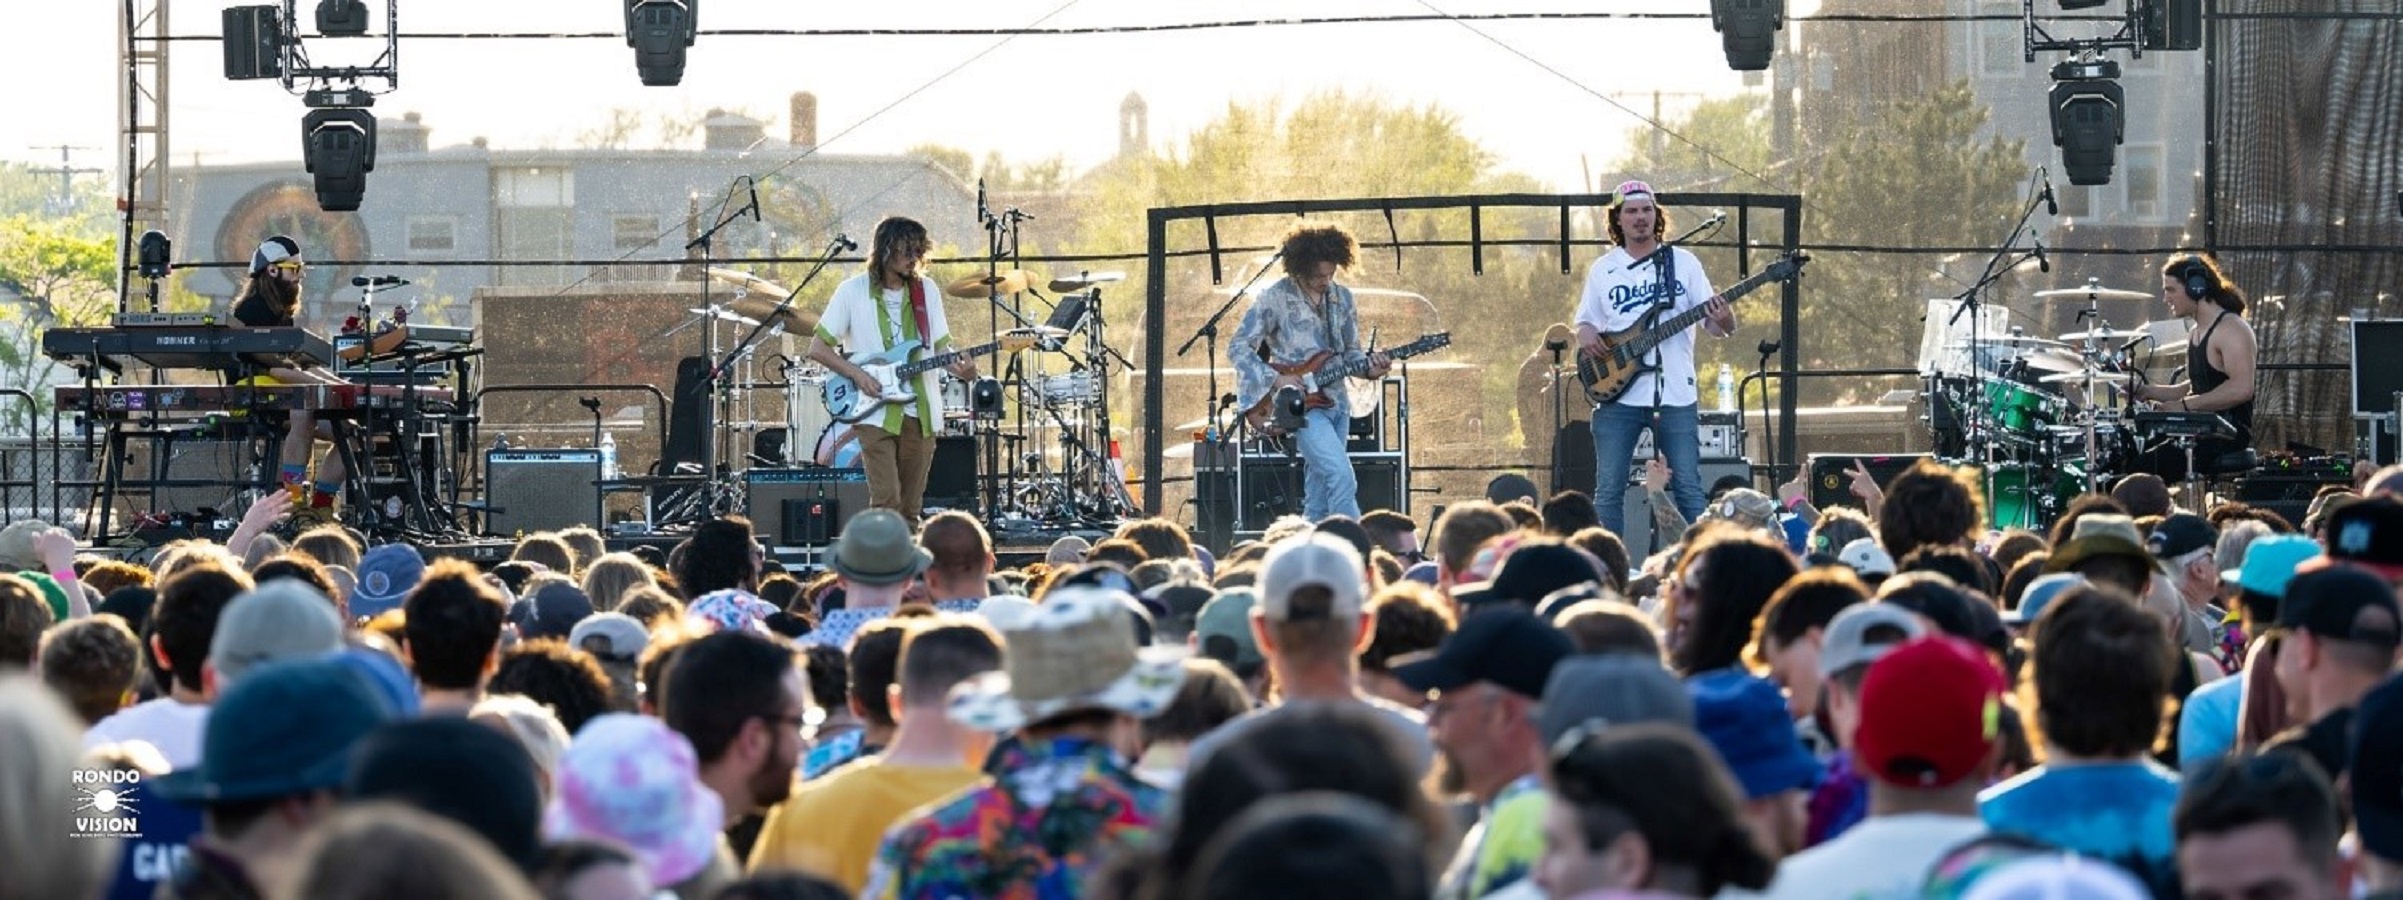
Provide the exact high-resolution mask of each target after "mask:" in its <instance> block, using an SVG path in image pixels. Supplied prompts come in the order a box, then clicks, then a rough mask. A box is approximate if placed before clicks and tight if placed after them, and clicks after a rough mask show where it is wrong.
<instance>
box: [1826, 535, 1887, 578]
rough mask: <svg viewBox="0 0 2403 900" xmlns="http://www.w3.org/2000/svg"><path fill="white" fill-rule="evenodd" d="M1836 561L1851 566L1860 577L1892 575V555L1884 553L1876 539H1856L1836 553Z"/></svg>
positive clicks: (1884, 549)
mask: <svg viewBox="0 0 2403 900" xmlns="http://www.w3.org/2000/svg"><path fill="white" fill-rule="evenodd" d="M1836 560H1837V561H1839V562H1842V563H1843V564H1845V565H1848V566H1851V567H1852V570H1853V571H1854V572H1856V573H1859V574H1861V575H1892V574H1894V555H1893V554H1891V553H1887V552H1886V548H1885V547H1883V546H1881V545H1879V544H1878V542H1877V539H1876V538H1856V539H1854V540H1853V542H1852V543H1849V544H1845V545H1844V549H1842V550H1838V551H1836Z"/></svg>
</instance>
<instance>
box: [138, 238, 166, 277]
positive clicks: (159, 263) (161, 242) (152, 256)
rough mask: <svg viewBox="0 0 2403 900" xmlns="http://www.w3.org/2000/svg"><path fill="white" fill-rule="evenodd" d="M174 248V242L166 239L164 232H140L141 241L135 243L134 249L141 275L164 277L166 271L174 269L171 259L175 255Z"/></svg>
mask: <svg viewBox="0 0 2403 900" xmlns="http://www.w3.org/2000/svg"><path fill="white" fill-rule="evenodd" d="M174 248H175V242H174V241H171V240H168V239H167V233H166V232H164V231H158V230H151V231H145V232H142V242H141V243H139V244H136V245H135V251H134V253H135V255H134V258H135V261H136V265H137V266H139V271H140V273H141V275H142V277H144V278H165V277H167V274H168V273H170V272H173V271H175V263H174V262H173V261H172V260H171V257H173V256H174V255H175V249H174Z"/></svg>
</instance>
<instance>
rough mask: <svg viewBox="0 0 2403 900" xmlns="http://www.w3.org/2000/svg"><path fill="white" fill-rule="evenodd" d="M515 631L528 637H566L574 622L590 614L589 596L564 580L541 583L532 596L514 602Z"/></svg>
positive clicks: (572, 630) (580, 620)
mask: <svg viewBox="0 0 2403 900" xmlns="http://www.w3.org/2000/svg"><path fill="white" fill-rule="evenodd" d="M511 612H515V613H518V615H515V616H512V617H511V618H513V619H514V620H516V622H517V631H518V634H520V635H523V636H525V637H528V638H544V637H567V636H568V635H569V634H572V633H573V632H574V631H575V628H576V623H578V622H582V621H584V617H586V616H589V615H592V598H591V597H589V596H586V595H585V593H584V589H583V588H580V587H577V586H575V585H572V584H568V583H566V582H561V581H554V582H551V583H550V584H546V585H543V586H542V588H541V589H540V590H537V591H535V592H534V596H532V597H527V598H525V599H523V600H519V601H518V608H517V609H515V610H511Z"/></svg>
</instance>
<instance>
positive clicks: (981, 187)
mask: <svg viewBox="0 0 2403 900" xmlns="http://www.w3.org/2000/svg"><path fill="white" fill-rule="evenodd" d="M986 209H987V207H986V206H985V180H984V179H982V178H979V179H976V221H979V222H982V221H984V220H986V219H990V218H992V217H993V216H992V214H991V213H988V212H986V211H985V210H986Z"/></svg>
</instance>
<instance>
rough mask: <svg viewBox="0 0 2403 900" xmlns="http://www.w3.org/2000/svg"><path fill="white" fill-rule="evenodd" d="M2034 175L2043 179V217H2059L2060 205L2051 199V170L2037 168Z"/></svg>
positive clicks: (2048, 270)
mask: <svg viewBox="0 0 2403 900" xmlns="http://www.w3.org/2000/svg"><path fill="white" fill-rule="evenodd" d="M2036 174H2037V175H2038V176H2039V177H2041V178H2043V179H2044V214H2045V215H2048V216H2057V215H2060V214H2061V204H2060V203H2059V202H2058V201H2055V200H2054V199H2053V173H2052V170H2051V169H2047V168H2044V167H2042V166H2038V167H2037V168H2036ZM2045 271H2047V272H2050V271H2052V270H2051V269H2046V270H2045Z"/></svg>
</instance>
